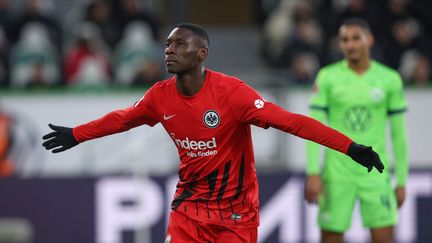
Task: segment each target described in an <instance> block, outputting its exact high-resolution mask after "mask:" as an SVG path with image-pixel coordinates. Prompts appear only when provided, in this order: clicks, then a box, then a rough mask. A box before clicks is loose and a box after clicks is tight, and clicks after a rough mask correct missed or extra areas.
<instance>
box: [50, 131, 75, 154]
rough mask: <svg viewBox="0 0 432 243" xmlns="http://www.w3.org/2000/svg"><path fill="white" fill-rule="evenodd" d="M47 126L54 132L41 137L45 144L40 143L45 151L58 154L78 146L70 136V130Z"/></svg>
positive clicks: (71, 135)
mask: <svg viewBox="0 0 432 243" xmlns="http://www.w3.org/2000/svg"><path fill="white" fill-rule="evenodd" d="M48 126H49V127H50V128H51V129H52V130H54V132H50V133H48V134H46V135H45V136H43V137H42V139H44V140H45V142H44V143H42V146H44V147H45V149H47V150H51V149H52V152H53V153H58V152H63V151H65V150H67V149H70V148H72V147H73V146H75V145H77V144H78V142H77V141H76V139H75V137H74V136H73V134H72V128H69V127H60V126H55V125H53V124H48Z"/></svg>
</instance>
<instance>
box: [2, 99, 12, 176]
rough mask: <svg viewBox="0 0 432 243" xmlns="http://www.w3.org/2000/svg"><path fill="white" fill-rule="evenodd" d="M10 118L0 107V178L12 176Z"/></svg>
mask: <svg viewBox="0 0 432 243" xmlns="http://www.w3.org/2000/svg"><path fill="white" fill-rule="evenodd" d="M11 127H12V118H11V117H10V116H9V115H8V114H7V113H5V112H3V111H2V109H1V107H0V177H8V176H12V175H13V174H14V170H15V168H14V165H13V163H12V161H11V160H10V158H9V152H10V149H11V147H12V143H13V139H12V128H11Z"/></svg>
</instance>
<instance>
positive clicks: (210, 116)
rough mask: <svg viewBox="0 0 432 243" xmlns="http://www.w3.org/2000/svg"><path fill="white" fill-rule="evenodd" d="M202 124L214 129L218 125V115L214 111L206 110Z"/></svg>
mask: <svg viewBox="0 0 432 243" xmlns="http://www.w3.org/2000/svg"><path fill="white" fill-rule="evenodd" d="M203 121H204V124H205V125H206V126H207V127H209V128H215V127H217V126H218V125H219V123H220V118H219V114H218V113H217V112H216V111H214V110H208V111H206V112H205V113H204V116H203Z"/></svg>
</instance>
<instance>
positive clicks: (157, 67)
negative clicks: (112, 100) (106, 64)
mask: <svg viewBox="0 0 432 243" xmlns="http://www.w3.org/2000/svg"><path fill="white" fill-rule="evenodd" d="M159 53H160V51H159V48H158V45H157V43H156V42H155V41H154V39H153V36H152V31H151V29H150V26H149V25H148V24H146V23H143V22H140V21H137V22H131V23H129V25H128V26H127V28H126V30H125V32H124V37H123V38H122V40H121V42H120V43H119V44H118V45H117V46H116V49H115V55H114V57H115V58H114V63H115V76H116V79H115V80H116V82H118V83H120V84H123V85H152V84H153V83H155V82H156V81H158V80H161V79H162V78H163V71H162V62H161V58H159Z"/></svg>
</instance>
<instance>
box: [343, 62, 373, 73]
mask: <svg viewBox="0 0 432 243" xmlns="http://www.w3.org/2000/svg"><path fill="white" fill-rule="evenodd" d="M370 63H371V61H370V59H369V58H365V59H361V60H358V61H356V62H354V61H351V62H350V61H348V66H349V67H350V68H351V69H352V70H353V71H354V72H356V73H357V74H359V75H361V74H363V73H364V72H366V71H367V70H368V69H369V66H370Z"/></svg>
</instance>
